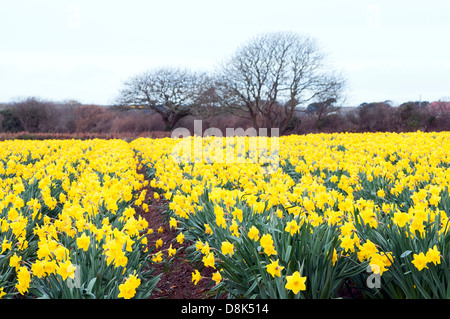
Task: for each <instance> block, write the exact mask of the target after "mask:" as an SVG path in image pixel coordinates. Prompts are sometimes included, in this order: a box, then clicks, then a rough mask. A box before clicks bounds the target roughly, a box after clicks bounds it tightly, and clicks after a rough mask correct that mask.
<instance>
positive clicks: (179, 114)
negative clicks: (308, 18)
mask: <svg viewBox="0 0 450 319" xmlns="http://www.w3.org/2000/svg"><path fill="white" fill-rule="evenodd" d="M345 88H346V81H345V79H344V78H343V77H342V76H341V75H340V74H338V73H337V72H336V71H334V70H333V69H332V68H331V67H330V65H329V64H328V63H327V58H326V56H325V54H324V53H323V52H322V50H321V48H320V46H319V44H318V43H317V41H316V40H314V39H312V38H310V37H306V36H302V35H299V34H296V33H290V32H276V33H266V34H261V35H258V36H256V37H254V38H252V39H250V41H248V42H247V43H245V44H244V45H242V46H240V47H239V48H238V49H237V50H236V51H235V53H234V54H233V55H232V56H231V57H230V58H229V59H227V60H226V61H224V63H222V64H221V65H220V66H219V67H218V68H217V69H216V70H214V71H213V72H211V73H204V72H197V71H192V70H189V69H187V68H174V67H159V68H155V69H150V70H146V71H144V72H142V73H140V74H137V75H134V76H132V77H130V78H129V79H128V80H127V81H125V82H124V83H123V87H122V88H121V89H120V90H119V92H118V95H117V98H116V102H115V104H114V105H112V106H110V107H104V106H99V105H81V104H80V103H77V102H76V101H69V102H64V103H56V102H52V101H46V100H42V99H39V98H36V97H29V98H25V99H22V100H19V101H14V102H11V103H7V104H4V105H3V106H2V107H1V108H0V124H1V125H0V128H1V131H3V132H23V131H26V132H30V133H42V132H49V133H76V132H88V133H123V132H126V133H135V134H137V133H143V132H155V131H165V132H170V131H172V130H173V129H175V128H177V127H185V128H188V129H190V130H191V131H193V120H195V119H202V120H203V122H202V123H203V129H207V128H209V127H217V128H219V129H221V130H222V131H224V132H225V129H226V128H237V127H242V128H244V129H246V128H249V127H253V128H255V129H258V128H263V127H264V128H279V132H280V134H304V133H313V132H376V131H397V132H399V131H414V130H419V129H420V130H423V131H428V130H448V129H449V127H450V122H449V121H450V120H449V110H450V107H449V105H448V104H446V103H445V102H435V104H433V105H431V104H430V103H428V102H407V103H403V104H401V105H399V106H392V105H391V103H390V102H389V101H385V102H371V103H363V104H361V105H360V106H359V107H356V108H352V109H349V110H348V109H346V108H345V109H344V108H341V107H340V106H341V105H343V103H344V101H345ZM436 103H438V105H437V106H436ZM439 103H442V105H439Z"/></svg>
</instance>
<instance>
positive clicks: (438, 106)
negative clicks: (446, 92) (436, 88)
mask: <svg viewBox="0 0 450 319" xmlns="http://www.w3.org/2000/svg"><path fill="white" fill-rule="evenodd" d="M429 107H430V108H431V109H432V110H433V111H436V112H450V102H446V101H434V102H431V103H430V105H429Z"/></svg>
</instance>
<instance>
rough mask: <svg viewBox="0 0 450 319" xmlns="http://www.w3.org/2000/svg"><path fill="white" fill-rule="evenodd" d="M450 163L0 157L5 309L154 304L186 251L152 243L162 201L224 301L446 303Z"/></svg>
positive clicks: (56, 147)
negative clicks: (151, 215)
mask: <svg viewBox="0 0 450 319" xmlns="http://www.w3.org/2000/svg"><path fill="white" fill-rule="evenodd" d="M449 151H450V133H449V132H441V133H422V132H415V133H405V134H393V133H383V134H381V133H371V134H311V135H304V136H283V137H279V138H278V137H271V138H267V137H221V138H219V137H203V138H202V137H192V138H191V137H187V138H184V139H171V138H164V139H149V138H140V139H136V140H134V141H132V142H129V143H127V142H125V141H122V140H98V139H94V140H86V141H79V140H48V141H19V140H15V141H4V142H0V177H1V180H0V230H1V231H0V297H3V298H18V297H20V298H25V297H26V298H147V297H149V296H151V294H152V292H153V290H154V289H155V287H156V284H157V282H158V280H159V279H160V275H161V274H158V273H156V272H155V271H154V270H153V269H154V267H153V265H154V264H155V263H160V262H165V260H168V259H170V258H176V256H177V249H173V248H172V246H171V247H170V248H169V249H168V250H162V249H161V245H162V242H161V240H157V241H156V242H155V243H150V242H147V234H149V233H151V231H152V230H150V229H149V228H148V223H147V222H146V220H145V219H144V218H142V217H141V216H140V215H139V214H137V212H136V210H135V208H136V207H138V206H140V207H141V208H142V210H140V211H147V210H148V207H149V205H152V203H151V202H149V201H148V199H147V201H146V199H145V198H147V197H146V196H145V195H146V189H147V188H146V186H150V187H151V188H152V189H153V190H155V191H156V192H157V193H156V194H157V196H155V197H156V198H157V197H160V198H161V199H164V200H167V205H166V206H164V207H165V211H164V212H163V213H164V214H165V215H166V216H167V220H168V221H169V224H170V227H172V228H175V229H176V230H177V231H178V236H177V238H176V241H178V243H179V244H181V245H184V246H183V247H184V248H185V250H186V252H187V257H188V259H189V260H190V261H191V262H192V263H193V265H195V267H196V270H195V271H194V272H193V273H192V284H193V285H195V284H197V283H198V282H199V281H208V283H209V284H210V288H211V291H212V292H214V293H216V294H217V296H221V295H226V296H228V297H234V298H339V297H350V298H361V297H363V298H448V297H450V278H449V276H450V266H449V265H450V254H449V248H450V247H449V246H450V233H449V232H448V228H449V227H450V225H449V224H448V221H449V220H448V215H449V213H450V197H449V194H448V190H449V184H450V152H449ZM141 168H142V169H143V172H144V173H143V174H139V173H138V171H141V170H140V169H141ZM145 175H146V176H145ZM148 183H150V185H148ZM158 194H159V195H158ZM183 258H184V257H183ZM205 269H210V270H212V272H211V271H209V272H205V271H204V270H205ZM202 273H203V274H205V273H208V274H212V275H208V276H206V275H202Z"/></svg>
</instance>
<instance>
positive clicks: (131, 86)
mask: <svg viewBox="0 0 450 319" xmlns="http://www.w3.org/2000/svg"><path fill="white" fill-rule="evenodd" d="M124 86H125V87H124V88H123V89H122V90H121V91H120V94H119V97H118V103H119V104H120V105H122V106H127V107H130V106H134V107H136V106H139V107H143V108H149V109H151V110H153V111H155V112H156V113H158V114H159V115H161V117H162V120H163V121H164V124H165V126H166V130H171V129H173V128H174V126H175V125H176V124H177V122H178V121H179V120H180V119H182V118H183V117H185V116H187V115H191V114H195V112H196V110H198V109H199V107H200V106H201V105H202V104H203V103H204V101H203V99H204V95H203V92H204V91H205V90H207V88H206V86H207V78H206V75H204V74H202V73H195V72H192V71H189V70H186V69H180V68H170V67H161V68H157V69H152V70H149V71H146V72H143V73H141V74H138V75H136V76H134V77H132V78H130V79H129V80H128V81H126V82H125V85H124ZM199 113H200V112H199Z"/></svg>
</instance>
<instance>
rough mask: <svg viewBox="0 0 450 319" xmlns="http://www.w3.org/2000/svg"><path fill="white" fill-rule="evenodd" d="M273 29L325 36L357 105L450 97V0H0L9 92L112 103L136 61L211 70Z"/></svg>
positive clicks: (1, 76) (1, 94) (2, 79)
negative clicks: (247, 42) (242, 45)
mask: <svg viewBox="0 0 450 319" xmlns="http://www.w3.org/2000/svg"><path fill="white" fill-rule="evenodd" d="M269 31H294V32H298V33H301V34H305V35H308V36H312V37H314V38H316V39H317V40H318V41H319V43H320V44H321V45H322V47H323V50H324V51H325V52H326V53H327V54H328V57H329V59H330V62H331V63H332V64H333V66H334V68H335V69H337V70H340V71H342V73H343V74H344V76H345V77H346V78H347V80H348V91H347V96H348V100H347V104H348V105H359V104H360V103H362V102H372V101H385V100H392V101H394V103H401V102H404V101H418V100H419V99H422V101H433V100H438V99H442V98H444V97H447V98H449V99H450V3H449V1H448V0H439V1H438V0H427V1H414V0H409V1H393V0H390V1H384V0H383V1H375V0H374V1H364V0H340V1H336V0H333V1H332V0H316V1H300V0H290V1H289V0H277V1H273V0H270V1H268V0H257V1H254V0H239V1H237V0H227V1H214V0H209V1H207V0H184V1H183V0H164V1H162V0H159V1H151V0H147V1H144V0H142V1H141V0H127V1H114V0H108V1H104V0H95V1H94V0H90V1H76V0H73V1H71V0H42V1H38V0H36V1H31V0H30V1H26V0H15V1H12V0H11V1H6V0H0V102H9V101H12V100H16V99H18V98H22V97H28V96H36V97H40V98H43V99H49V100H57V101H62V100H67V99H75V100H78V101H80V102H82V103H97V104H108V103H111V101H112V100H113V99H114V97H115V96H116V95H117V93H118V90H119V89H120V88H121V85H122V83H123V81H125V80H126V79H127V78H129V77H130V76H132V75H135V74H136V73H139V72H141V71H144V70H147V69H149V68H152V67H157V66H185V67H189V68H192V69H196V70H203V71H208V70H214V68H215V67H216V66H217V64H218V63H219V62H222V61H224V60H226V59H227V58H228V57H230V55H231V54H232V53H233V52H234V51H235V50H236V49H237V47H238V46H239V45H241V44H243V43H245V42H246V41H248V40H249V38H251V37H253V36H254V35H257V34H259V33H262V32H269Z"/></svg>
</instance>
